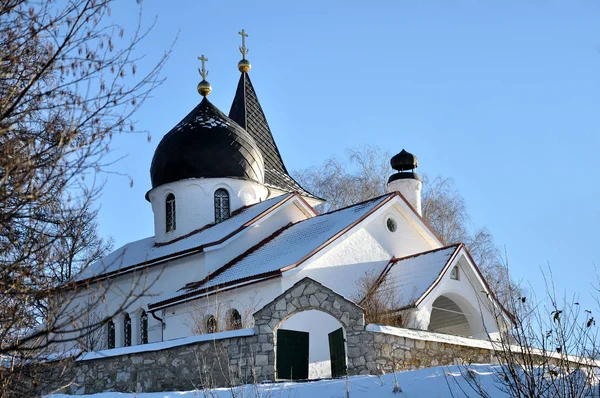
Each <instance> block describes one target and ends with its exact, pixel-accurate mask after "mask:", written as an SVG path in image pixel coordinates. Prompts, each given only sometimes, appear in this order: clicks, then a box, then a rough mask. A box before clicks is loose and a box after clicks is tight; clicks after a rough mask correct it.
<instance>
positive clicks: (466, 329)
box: [428, 296, 473, 337]
mask: <svg viewBox="0 0 600 398" xmlns="http://www.w3.org/2000/svg"><path fill="white" fill-rule="evenodd" d="M472 315H473V314H469V313H465V312H464V311H463V310H462V309H461V308H460V307H459V306H458V304H457V303H456V302H455V301H453V300H452V299H450V298H449V297H447V296H440V297H438V298H437V299H436V300H435V301H434V302H433V306H432V309H431V318H430V321H429V327H428V330H429V331H430V332H438V333H447V334H454V335H457V336H463V337H473V331H472V329H471V325H470V324H469V320H468V317H471V316H472Z"/></svg>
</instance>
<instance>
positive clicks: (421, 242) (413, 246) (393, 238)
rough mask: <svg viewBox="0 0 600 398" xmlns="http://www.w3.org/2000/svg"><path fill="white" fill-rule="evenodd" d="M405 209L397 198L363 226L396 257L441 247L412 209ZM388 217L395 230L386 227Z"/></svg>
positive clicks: (406, 207)
mask: <svg viewBox="0 0 600 398" xmlns="http://www.w3.org/2000/svg"><path fill="white" fill-rule="evenodd" d="M407 209H408V206H406V204H405V203H404V202H403V201H402V199H399V198H397V199H395V200H393V201H392V203H390V204H388V205H386V206H384V207H383V208H381V209H379V210H378V211H377V212H376V213H375V214H373V215H372V216H371V217H369V219H368V220H367V222H366V223H365V224H366V225H365V226H364V228H366V230H367V231H368V232H369V233H370V234H371V235H372V236H373V237H374V238H375V239H376V240H377V241H378V242H379V243H380V245H381V246H382V247H384V248H385V250H387V251H388V252H389V253H391V254H393V255H394V256H395V257H396V258H400V257H406V256H409V255H411V254H415V253H420V252H424V251H427V250H431V249H437V248H439V247H442V245H441V244H440V243H439V242H438V241H437V240H435V239H433V238H432V236H431V233H430V232H429V231H424V230H423V227H421V226H420V225H419V224H418V222H417V221H416V220H417V218H416V215H415V214H414V213H413V212H412V210H407ZM407 211H408V212H409V213H408V214H407ZM390 217H391V218H392V219H393V220H395V221H396V224H397V230H396V232H390V231H389V230H388V228H387V219H388V218H390Z"/></svg>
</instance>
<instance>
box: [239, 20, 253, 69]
mask: <svg viewBox="0 0 600 398" xmlns="http://www.w3.org/2000/svg"><path fill="white" fill-rule="evenodd" d="M238 35H241V36H242V45H241V46H240V52H241V53H242V60H241V61H240V62H238V69H239V71H240V72H242V73H248V72H249V71H250V67H251V66H252V65H251V64H250V61H248V60H247V59H246V55H248V49H247V48H246V37H248V33H246V32H245V31H244V29H242V31H241V32H238Z"/></svg>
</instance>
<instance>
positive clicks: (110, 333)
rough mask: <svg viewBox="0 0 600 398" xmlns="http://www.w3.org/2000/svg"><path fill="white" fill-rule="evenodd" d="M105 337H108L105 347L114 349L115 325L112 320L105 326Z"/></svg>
mask: <svg viewBox="0 0 600 398" xmlns="http://www.w3.org/2000/svg"><path fill="white" fill-rule="evenodd" d="M106 335H107V337H108V341H107V342H106V343H107V344H106V346H107V347H108V348H109V349H110V348H115V323H114V322H113V320H112V319H109V320H108V323H107V324H106Z"/></svg>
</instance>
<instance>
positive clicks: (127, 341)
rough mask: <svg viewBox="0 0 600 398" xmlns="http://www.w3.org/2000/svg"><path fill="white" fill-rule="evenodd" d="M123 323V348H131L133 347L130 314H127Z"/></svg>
mask: <svg viewBox="0 0 600 398" xmlns="http://www.w3.org/2000/svg"><path fill="white" fill-rule="evenodd" d="M123 321H124V322H123V337H124V342H123V346H125V347H129V346H130V345H131V317H130V316H129V314H125V318H124V319H123Z"/></svg>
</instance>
